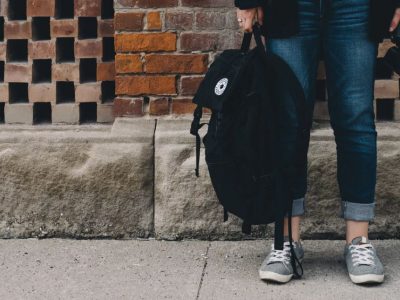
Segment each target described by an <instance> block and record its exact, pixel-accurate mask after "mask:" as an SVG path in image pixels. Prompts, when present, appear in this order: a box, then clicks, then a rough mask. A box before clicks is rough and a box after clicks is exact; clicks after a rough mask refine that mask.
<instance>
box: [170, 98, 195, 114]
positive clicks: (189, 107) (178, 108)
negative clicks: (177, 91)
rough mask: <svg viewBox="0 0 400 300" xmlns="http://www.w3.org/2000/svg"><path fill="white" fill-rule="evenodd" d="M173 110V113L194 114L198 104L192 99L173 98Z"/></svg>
mask: <svg viewBox="0 0 400 300" xmlns="http://www.w3.org/2000/svg"><path fill="white" fill-rule="evenodd" d="M171 106H172V107H171V112H172V113H173V114H192V113H193V111H194V109H195V108H196V104H194V103H193V102H192V99H188V98H186V99H173V100H172V104H171Z"/></svg>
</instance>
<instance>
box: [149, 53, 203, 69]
mask: <svg viewBox="0 0 400 300" xmlns="http://www.w3.org/2000/svg"><path fill="white" fill-rule="evenodd" d="M207 64H208V55H206V54H187V55H180V54H172V55H171V54H150V55H146V73H204V72H205V71H206V70H207Z"/></svg>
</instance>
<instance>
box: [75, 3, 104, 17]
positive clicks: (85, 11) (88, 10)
mask: <svg viewBox="0 0 400 300" xmlns="http://www.w3.org/2000/svg"><path fill="white" fill-rule="evenodd" d="M74 4H75V15H76V16H84V17H96V16H99V15H100V14H101V1H100V0H90V1H88V0H75V3H74Z"/></svg>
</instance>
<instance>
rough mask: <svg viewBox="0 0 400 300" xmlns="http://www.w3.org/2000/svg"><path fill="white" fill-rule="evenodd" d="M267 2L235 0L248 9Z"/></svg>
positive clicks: (264, 0) (242, 7)
mask: <svg viewBox="0 0 400 300" xmlns="http://www.w3.org/2000/svg"><path fill="white" fill-rule="evenodd" d="M265 2H266V0H235V6H236V7H238V8H240V9H248V8H254V7H258V6H263V5H264V4H265ZM399 2H400V0H399Z"/></svg>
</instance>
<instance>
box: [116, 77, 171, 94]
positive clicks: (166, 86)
mask: <svg viewBox="0 0 400 300" xmlns="http://www.w3.org/2000/svg"><path fill="white" fill-rule="evenodd" d="M115 84H116V93H117V94H118V95H132V96H138V95H147V94H150V95H174V94H176V78H175V76H117V77H116V81H115Z"/></svg>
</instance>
